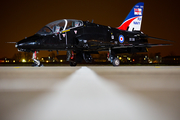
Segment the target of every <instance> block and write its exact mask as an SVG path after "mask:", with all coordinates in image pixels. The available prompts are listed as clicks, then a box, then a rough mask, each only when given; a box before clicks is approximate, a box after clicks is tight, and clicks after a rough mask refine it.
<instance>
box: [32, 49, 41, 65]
mask: <svg viewBox="0 0 180 120" xmlns="http://www.w3.org/2000/svg"><path fill="white" fill-rule="evenodd" d="M32 60H33V61H34V63H33V64H32V66H34V67H40V66H42V64H41V62H40V61H39V60H37V59H36V51H35V52H34V53H33V56H32Z"/></svg>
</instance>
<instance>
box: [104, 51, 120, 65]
mask: <svg viewBox="0 0 180 120" xmlns="http://www.w3.org/2000/svg"><path fill="white" fill-rule="evenodd" d="M107 58H108V61H110V62H111V63H112V64H113V66H119V65H120V61H119V59H118V58H116V57H115V54H113V53H112V51H111V48H109V53H108V55H107Z"/></svg>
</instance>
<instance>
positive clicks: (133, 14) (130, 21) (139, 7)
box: [118, 2, 144, 31]
mask: <svg viewBox="0 0 180 120" xmlns="http://www.w3.org/2000/svg"><path fill="white" fill-rule="evenodd" d="M143 9H144V3H143V2H139V3H137V4H136V5H135V6H134V7H133V8H132V9H131V11H130V13H129V14H128V16H127V17H126V19H125V20H124V22H123V23H122V24H121V25H120V26H119V27H118V29H120V30H127V31H134V30H135V31H140V30H141V22H142V15H143Z"/></svg>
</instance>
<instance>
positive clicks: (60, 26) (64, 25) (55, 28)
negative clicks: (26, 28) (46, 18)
mask: <svg viewBox="0 0 180 120" xmlns="http://www.w3.org/2000/svg"><path fill="white" fill-rule="evenodd" d="M80 26H83V21H81V20H74V19H63V20H57V21H54V22H51V23H49V24H47V25H45V26H44V27H43V28H41V29H40V30H39V31H38V32H37V34H41V35H42V34H43V35H48V34H53V33H59V32H62V31H64V30H67V29H72V28H76V27H80Z"/></svg>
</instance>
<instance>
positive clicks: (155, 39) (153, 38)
mask: <svg viewBox="0 0 180 120" xmlns="http://www.w3.org/2000/svg"><path fill="white" fill-rule="evenodd" d="M147 38H151V39H155V40H162V41H167V42H174V41H172V40H166V39H162V38H156V37H151V36H147Z"/></svg>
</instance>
